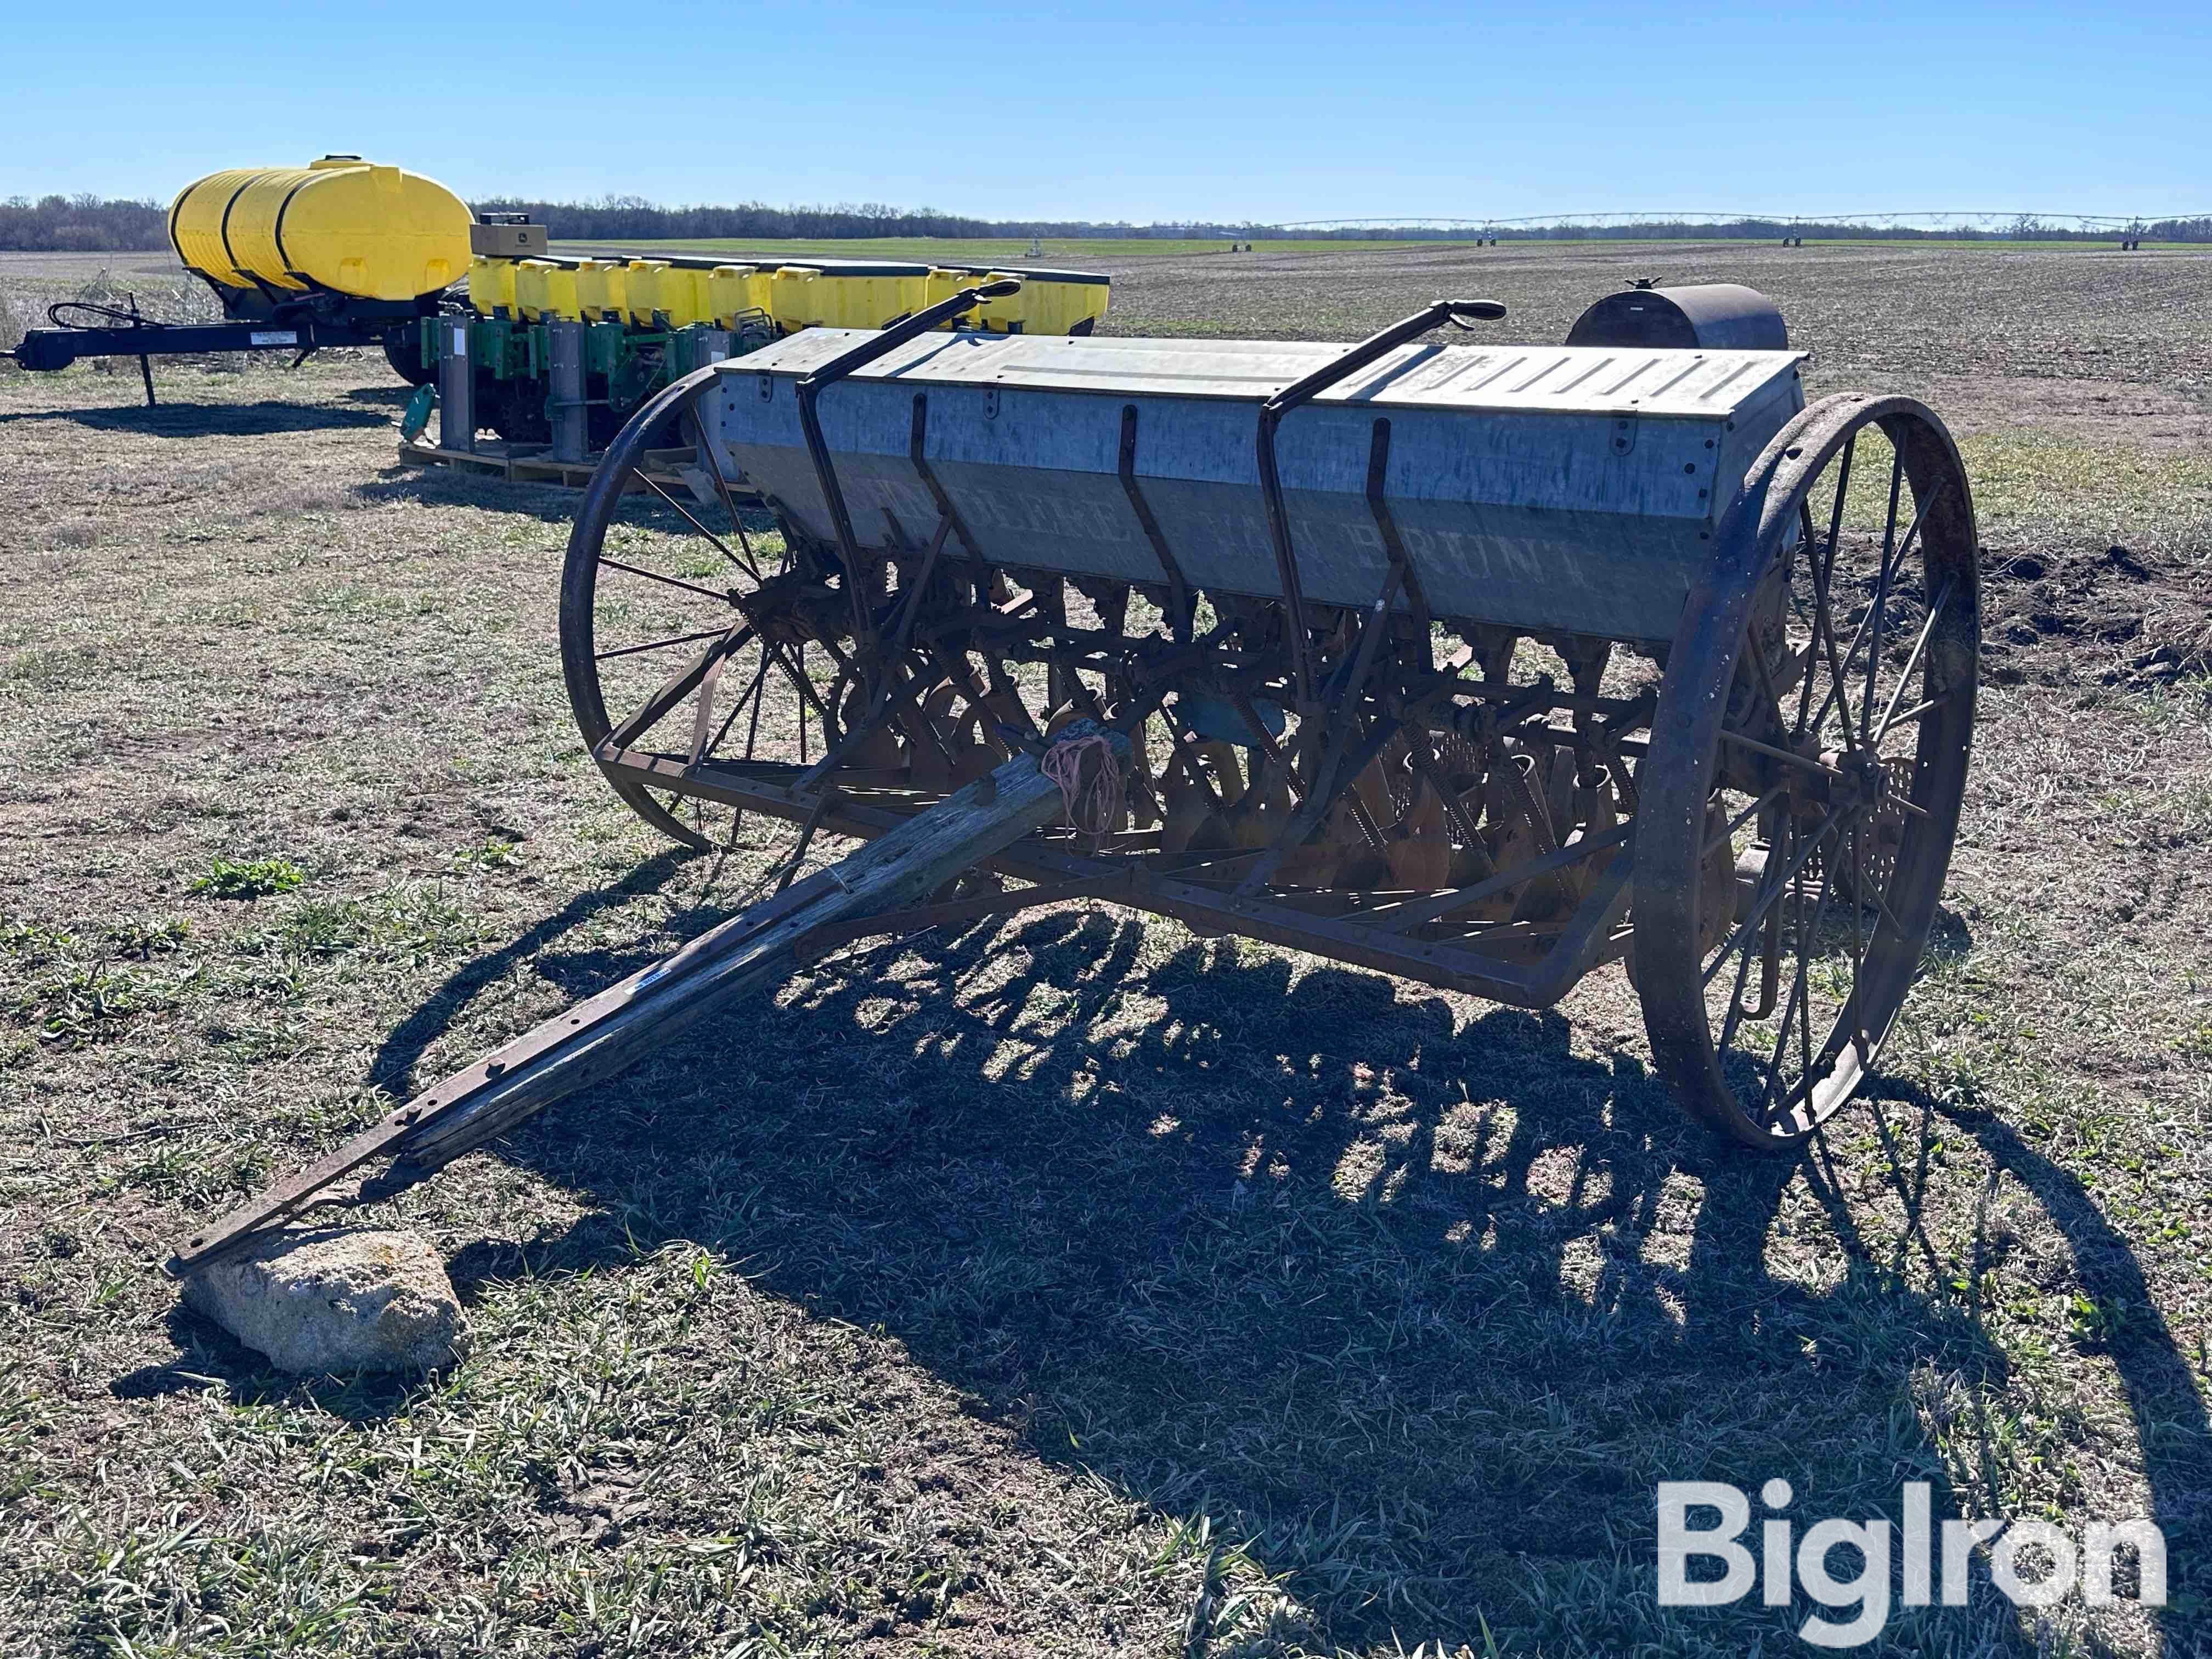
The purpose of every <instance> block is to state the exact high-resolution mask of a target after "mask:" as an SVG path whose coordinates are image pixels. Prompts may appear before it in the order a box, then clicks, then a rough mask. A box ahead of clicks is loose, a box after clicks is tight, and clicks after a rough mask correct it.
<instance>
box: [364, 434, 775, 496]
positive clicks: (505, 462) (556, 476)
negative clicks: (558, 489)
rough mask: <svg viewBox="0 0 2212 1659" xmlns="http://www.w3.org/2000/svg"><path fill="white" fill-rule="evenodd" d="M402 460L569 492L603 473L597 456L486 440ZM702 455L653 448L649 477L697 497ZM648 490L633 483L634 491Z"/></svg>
mask: <svg viewBox="0 0 2212 1659" xmlns="http://www.w3.org/2000/svg"><path fill="white" fill-rule="evenodd" d="M399 461H400V465H403V466H450V467H453V468H455V469H456V470H458V471H464V472H476V473H481V474H483V475H484V476H485V477H495V478H505V479H507V481H508V482H509V483H550V484H559V485H562V487H564V488H566V489H582V488H583V487H584V486H585V485H586V484H588V483H591V481H592V473H594V472H595V471H598V470H599V457H598V456H596V455H593V456H591V457H588V458H587V459H584V460H580V461H563V460H556V459H554V457H553V456H552V455H550V454H549V453H547V452H546V448H545V447H544V445H543V444H510V443H504V442H500V441H486V442H484V443H482V444H479V445H477V447H476V448H474V449H441V448H439V447H437V446H436V445H435V444H427V443H422V442H420V441H416V442H412V443H410V442H406V441H402V442H401V444H400V446H399ZM698 461H699V452H698V451H697V450H696V449H694V448H692V447H690V445H688V444H687V445H685V446H684V447H682V448H678V449H648V450H647V451H646V452H645V465H644V468H643V471H644V474H645V476H646V477H647V478H649V479H651V480H652V481H653V483H656V484H659V486H660V487H661V488H662V489H665V490H667V491H668V492H670V493H671V495H697V494H698V491H696V490H694V489H692V488H691V481H690V478H688V477H686V476H685V474H686V473H687V472H689V471H691V470H692V469H694V468H696V466H697V465H698ZM643 487H644V486H643V485H641V484H640V483H638V482H637V481H635V479H633V480H632V481H631V483H630V488H631V489H634V490H635V489H642V488H643ZM713 487H714V484H713V480H712V479H704V480H702V488H704V489H713ZM731 493H732V495H735V496H736V497H737V498H738V500H739V501H748V502H750V501H753V500H755V499H757V497H756V496H755V495H754V492H753V491H752V490H751V489H747V488H744V487H742V486H739V487H737V488H734V489H732V491H731Z"/></svg>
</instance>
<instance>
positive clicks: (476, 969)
mask: <svg viewBox="0 0 2212 1659" xmlns="http://www.w3.org/2000/svg"><path fill="white" fill-rule="evenodd" d="M684 863H685V859H684V855H683V854H680V853H678V852H677V851H676V850H674V849H673V848H671V849H670V850H669V851H667V852H665V853H662V854H658V855H657V856H655V857H653V858H650V859H647V860H646V861H645V862H644V863H642V864H641V865H639V866H637V867H636V868H635V869H634V870H632V871H631V872H629V874H628V875H626V876H624V877H623V878H622V879H621V880H620V881H617V882H615V883H613V884H611V885H609V886H605V887H600V888H598V889H595V890H592V891H591V892H588V893H579V894H578V895H576V896H575V897H574V898H572V899H570V900H569V901H568V902H567V903H566V904H564V905H562V907H561V908H559V909H558V910H556V911H554V912H553V913H552V915H549V916H546V917H545V918H544V919H543V920H542V921H538V923H536V924H535V925H534V926H532V927H531V928H530V929H529V930H528V931H527V932H526V933H522V934H520V935H519V936H517V937H516V938H515V939H513V940H511V941H509V942H508V943H507V945H503V946H501V948H500V949H499V950H496V951H492V952H490V953H489V955H486V956H481V957H475V958H473V959H472V960H471V961H470V962H469V963H467V964H466V965H465V966H464V967H462V968H461V969H459V971H457V972H456V973H454V974H453V975H451V976H450V977H448V978H447V980H446V981H444V982H443V983H442V984H441V985H440V986H439V987H438V988H437V989H436V990H435V991H433V992H432V993H431V994H429V995H428V997H426V998H424V999H423V1000H422V1002H420V1003H419V1004H417V1005H416V1007H415V1009H414V1011H413V1012H410V1014H409V1015H408V1016H407V1017H406V1018H404V1019H403V1020H401V1021H400V1022H399V1024H398V1025H396V1026H395V1027H393V1028H392V1033H391V1035H390V1036H386V1038H385V1040H384V1042H383V1043H382V1044H381V1045H380V1047H379V1048H378V1049H377V1051H376V1057H375V1059H374V1060H372V1061H370V1063H369V1068H368V1081H369V1082H370V1083H371V1084H373V1085H375V1086H376V1087H378V1088H380V1089H382V1090H384V1091H386V1093H388V1094H390V1095H392V1096H393V1097H397V1098H398V1099H401V1100H404V1099H406V1098H407V1097H409V1096H410V1095H411V1094H412V1093H414V1092H415V1090H416V1087H418V1086H419V1085H420V1084H421V1082H422V1079H417V1078H416V1076H415V1067H416V1063H417V1062H419V1061H420V1060H421V1059H422V1054H423V1051H424V1050H425V1049H427V1048H428V1047H429V1046H430V1044H431V1043H432V1042H435V1041H436V1040H437V1039H438V1038H439V1037H440V1036H443V1035H444V1034H445V1032H446V1031H447V1029H448V1028H450V1027H451V1025H452V1024H453V1019H454V1018H455V1016H457V1015H458V1014H459V1012H461V1010H462V1009H464V1008H465V1007H467V1006H468V1005H469V1004H470V1002H471V1000H474V999H475V997H476V996H477V994H478V993H479V992H481V991H483V988H484V987H486V986H489V985H493V984H495V983H497V982H498V981H500V980H501V979H504V978H505V977H506V976H507V975H508V974H510V973H512V972H513V971H514V969H515V967H516V965H517V964H518V963H522V962H525V961H531V960H532V959H533V958H535V959H536V962H535V966H536V967H537V968H538V971H539V972H541V973H543V974H544V975H546V976H547V977H549V978H550V979H551V980H553V981H554V982H555V983H556V984H557V985H559V986H560V987H561V988H562V991H564V992H565V993H567V994H569V995H571V996H573V997H576V998H579V999H580V998H583V997H586V996H590V995H592V994H593V993H594V992H598V991H602V990H605V988H606V987H607V986H609V985H611V984H612V983H614V981H616V980H617V979H619V978H621V977H622V975H623V974H625V973H628V972H629V971H630V970H629V969H628V968H617V967H615V966H613V965H612V963H614V962H615V961H616V960H617V957H615V955H614V954H613V953H606V952H599V951H581V952H574V953H571V954H569V955H567V956H563V955H561V954H559V953H556V952H554V951H551V950H550V946H552V945H553V944H554V943H555V942H556V940H558V939H562V937H563V936H565V935H566V934H567V933H569V932H570V931H571V930H572V929H574V928H575V927H578V926H579V925H580V924H581V923H584V922H586V921H590V920H591V919H592V917H593V916H595V915H598V914H599V912H600V911H602V910H605V909H608V908H615V907H619V906H621V905H624V904H627V903H629V902H631V901H632V900H633V899H639V898H642V897H644V896H646V895H647V894H648V893H657V892H659V890H661V889H662V888H663V887H664V886H665V885H666V884H667V883H668V882H669V880H670V879H671V878H672V877H673V876H674V875H675V874H676V872H678V870H679V869H681V868H682V867H683V866H684ZM720 919H721V917H720V913H719V912H709V911H706V910H701V909H696V908H694V909H688V910H687V911H686V912H685V913H684V915H683V916H682V917H679V918H678V919H676V920H675V921H674V923H673V926H674V927H676V929H677V930H678V932H679V933H680V934H681V935H682V936H683V937H684V938H689V937H690V935H691V934H692V933H703V932H704V931H705V930H706V929H707V928H708V927H712V926H713V925H714V923H715V922H716V921H720Z"/></svg>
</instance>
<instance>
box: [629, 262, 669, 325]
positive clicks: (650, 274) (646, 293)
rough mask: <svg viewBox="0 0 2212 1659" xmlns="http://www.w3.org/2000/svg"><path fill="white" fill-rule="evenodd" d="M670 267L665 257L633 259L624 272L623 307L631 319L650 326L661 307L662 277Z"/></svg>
mask: <svg viewBox="0 0 2212 1659" xmlns="http://www.w3.org/2000/svg"><path fill="white" fill-rule="evenodd" d="M667 269H668V261H667V260H665V259H633V260H631V261H630V262H629V265H628V267H627V268H626V269H625V270H624V271H623V309H624V310H625V311H626V312H628V313H629V319H630V321H632V322H633V323H637V324H641V325H647V326H650V325H651V324H652V322H653V313H654V312H656V311H658V310H659V308H660V278H661V276H662V274H663V273H664V272H665V271H666V270H667Z"/></svg>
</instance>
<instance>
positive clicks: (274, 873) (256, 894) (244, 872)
mask: <svg viewBox="0 0 2212 1659" xmlns="http://www.w3.org/2000/svg"><path fill="white" fill-rule="evenodd" d="M305 880H307V872H306V871H305V870H302V869H301V867H300V866H298V865H296V864H295V863H293V862H292V861H291V860H289V859H252V860H244V861H240V860H235V859H228V858H219V859H217V860H216V861H215V863H214V864H213V866H210V869H209V871H208V872H207V874H205V875H204V876H202V877H201V878H199V879H198V880H197V881H196V882H194V883H193V884H192V891H194V892H195V893H204V894H205V895H206V896H208V897H210V898H219V899H242V900H249V901H250V900H252V899H258V898H266V897H268V896H270V894H272V893H289V892H290V891H291V890H293V889H294V888H295V887H297V886H298V885H299V884H301V882H303V881H305Z"/></svg>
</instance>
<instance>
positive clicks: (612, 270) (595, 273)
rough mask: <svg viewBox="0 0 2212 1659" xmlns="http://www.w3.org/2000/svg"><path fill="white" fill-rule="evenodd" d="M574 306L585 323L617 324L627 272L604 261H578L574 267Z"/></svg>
mask: <svg viewBox="0 0 2212 1659" xmlns="http://www.w3.org/2000/svg"><path fill="white" fill-rule="evenodd" d="M575 277H576V303H577V305H578V306H580V307H582V309H583V313H584V318H585V320H586V321H587V322H593V323H597V322H617V323H618V322H620V321H622V320H623V314H624V309H625V308H624V306H623V295H624V293H625V291H626V290H627V289H628V288H629V282H628V280H627V279H628V277H629V272H627V271H625V270H623V268H622V267H621V266H620V265H618V264H613V263H612V262H611V261H609V260H605V259H579V260H577V261H576V265H575Z"/></svg>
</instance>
